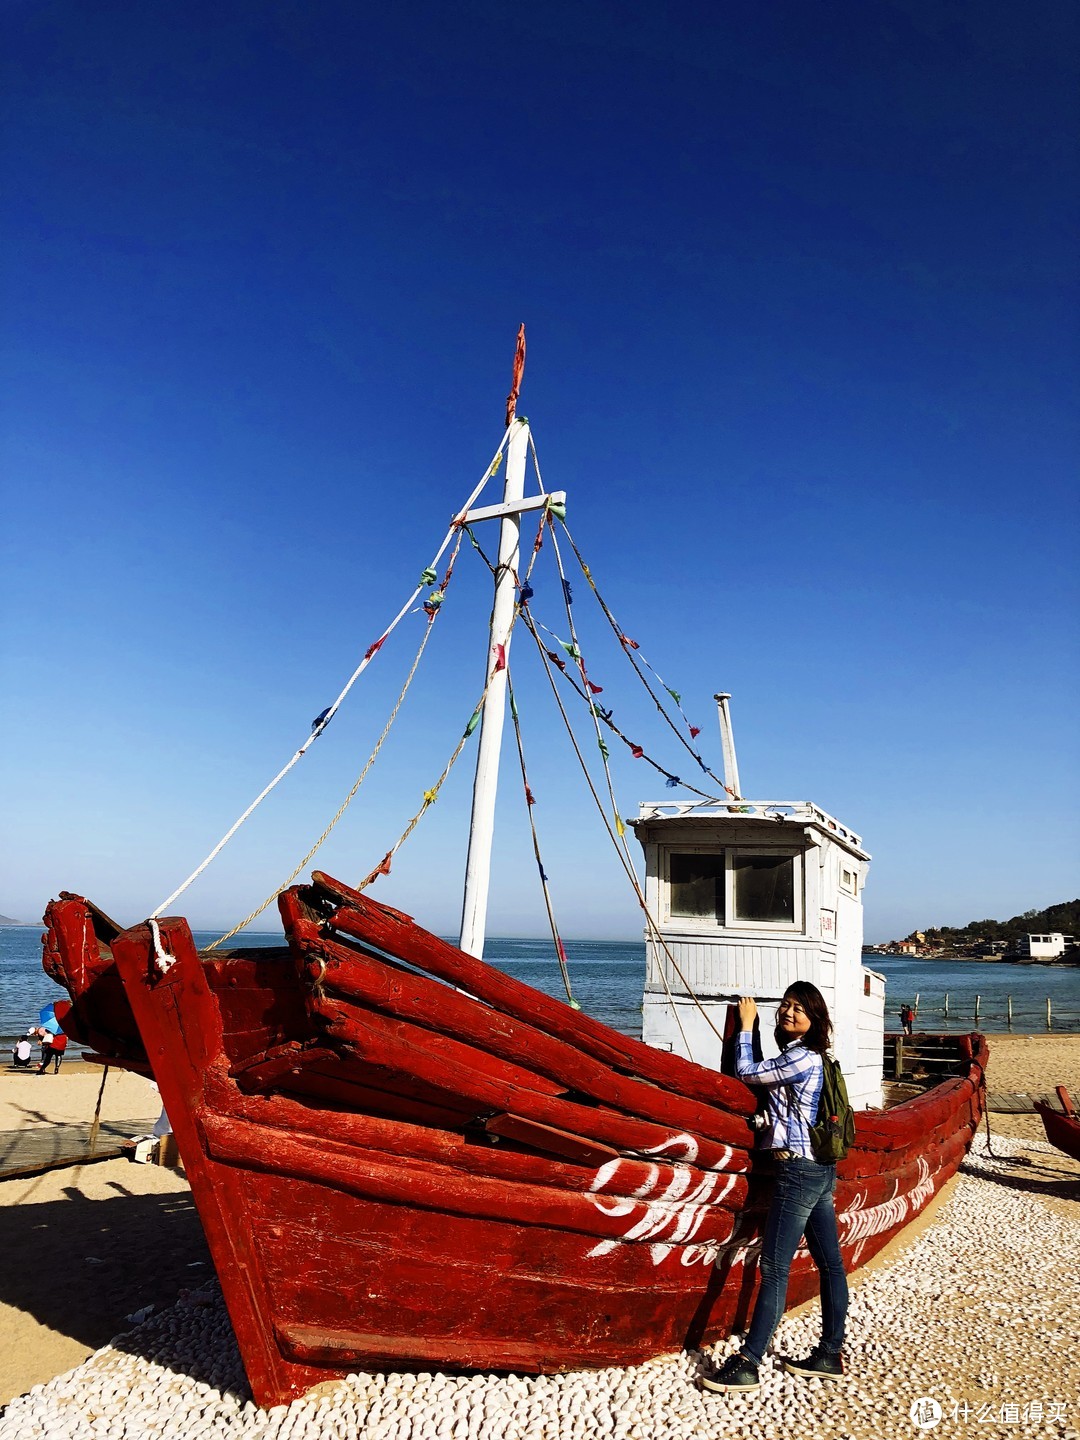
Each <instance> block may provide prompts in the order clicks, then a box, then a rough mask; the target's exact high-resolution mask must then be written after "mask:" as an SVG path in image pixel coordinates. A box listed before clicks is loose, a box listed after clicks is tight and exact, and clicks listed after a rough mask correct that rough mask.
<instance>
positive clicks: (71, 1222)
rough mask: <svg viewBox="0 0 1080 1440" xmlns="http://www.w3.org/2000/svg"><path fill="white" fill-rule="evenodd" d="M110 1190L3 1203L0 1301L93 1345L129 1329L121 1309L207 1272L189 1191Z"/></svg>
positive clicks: (160, 1298)
mask: <svg viewBox="0 0 1080 1440" xmlns="http://www.w3.org/2000/svg"><path fill="white" fill-rule="evenodd" d="M4 1183H5V1184H9V1185H14V1184H18V1183H21V1182H18V1181H6V1182H4ZM111 1189H112V1191H113V1193H112V1194H111V1195H110V1197H109V1199H108V1202H107V1203H104V1202H102V1201H101V1200H89V1199H87V1198H86V1196H85V1195H83V1194H82V1193H81V1192H80V1191H79V1190H78V1189H77V1188H76V1187H75V1186H71V1187H68V1188H67V1189H66V1191H65V1196H64V1198H63V1199H56V1200H46V1201H42V1202H41V1203H40V1204H36V1203H34V1200H33V1198H32V1196H30V1197H28V1198H27V1199H25V1200H24V1201H23V1203H21V1204H17V1205H15V1204H9V1205H8V1206H7V1207H6V1208H5V1209H4V1253H5V1257H6V1263H5V1264H4V1266H3V1267H0V1300H2V1301H4V1302H5V1303H6V1304H8V1305H12V1306H14V1307H15V1308H16V1309H18V1310H22V1311H24V1312H25V1313H27V1314H29V1315H32V1316H33V1317H34V1318H35V1319H36V1320H38V1321H39V1322H40V1323H41V1324H42V1325H46V1326H48V1327H49V1329H51V1330H55V1331H56V1332H57V1333H58V1334H61V1335H67V1336H70V1337H71V1338H72V1339H73V1340H76V1341H78V1342H79V1343H80V1344H82V1345H85V1346H87V1347H89V1348H90V1349H95V1350H96V1349H97V1348H98V1347H99V1346H101V1345H104V1344H106V1343H107V1342H108V1341H109V1340H111V1339H112V1338H113V1337H114V1336H116V1335H118V1334H120V1333H121V1332H122V1331H124V1330H128V1329H130V1328H131V1322H130V1321H128V1320H127V1319H126V1317H127V1316H128V1315H130V1314H132V1313H134V1312H135V1311H138V1310H140V1309H142V1308H143V1307H144V1306H147V1305H156V1306H167V1305H172V1304H173V1303H174V1302H175V1301H176V1299H177V1297H178V1296H179V1294H180V1291H181V1290H182V1289H185V1288H199V1287H201V1286H205V1285H206V1284H207V1283H209V1282H210V1281H211V1279H212V1277H213V1275H214V1269H213V1265H212V1264H211V1261H210V1252H209V1250H208V1249H207V1245H206V1240H205V1237H204V1236H203V1230H202V1225H201V1223H200V1221H199V1216H198V1212H197V1211H196V1209H195V1206H194V1204H193V1202H192V1199H191V1196H190V1195H189V1194H187V1193H181V1194H169V1195H136V1194H133V1193H132V1192H131V1191H129V1190H127V1189H126V1187H125V1186H124V1185H123V1183H122V1182H112V1184H111Z"/></svg>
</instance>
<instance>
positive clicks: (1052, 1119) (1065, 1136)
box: [1035, 1085, 1080, 1160]
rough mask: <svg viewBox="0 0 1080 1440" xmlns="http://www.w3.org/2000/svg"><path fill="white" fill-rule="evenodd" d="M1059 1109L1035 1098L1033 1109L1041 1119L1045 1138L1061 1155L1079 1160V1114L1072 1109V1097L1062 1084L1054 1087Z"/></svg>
mask: <svg viewBox="0 0 1080 1440" xmlns="http://www.w3.org/2000/svg"><path fill="white" fill-rule="evenodd" d="M1055 1088H1056V1090H1057V1097H1058V1099H1059V1100H1060V1101H1061V1109H1060V1110H1055V1109H1054V1108H1053V1106H1052V1105H1048V1104H1047V1103H1046V1101H1045V1100H1036V1101H1035V1109H1036V1111H1037V1112H1038V1115H1039V1118H1040V1119H1041V1120H1042V1123H1043V1129H1044V1130H1045V1131H1046V1138H1047V1140H1049V1141H1050V1144H1051V1145H1053V1146H1054V1148H1055V1149H1057V1150H1060V1151H1061V1152H1062V1154H1063V1155H1070V1156H1072V1158H1073V1159H1074V1160H1080V1116H1078V1115H1077V1114H1076V1111H1075V1110H1074V1109H1073V1103H1072V1099H1071V1098H1070V1096H1069V1092H1068V1090H1066V1088H1065V1086H1064V1085H1058V1086H1056V1087H1055Z"/></svg>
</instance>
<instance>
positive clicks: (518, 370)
mask: <svg viewBox="0 0 1080 1440" xmlns="http://www.w3.org/2000/svg"><path fill="white" fill-rule="evenodd" d="M524 373H525V326H524V325H522V326H521V328H520V329H519V330H518V338H517V350H516V351H515V352H514V378H513V380H512V381H511V383H510V394H509V395H508V396H507V397H506V424H507V428H509V427H510V424H511V422H512V421H513V419H514V412H515V411H516V410H517V402H518V394H519V392H520V390H521V377H522V375H523V374H524Z"/></svg>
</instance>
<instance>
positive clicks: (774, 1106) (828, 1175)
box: [700, 980, 848, 1392]
mask: <svg viewBox="0 0 1080 1440" xmlns="http://www.w3.org/2000/svg"><path fill="white" fill-rule="evenodd" d="M756 1017H757V1005H756V1004H755V1003H754V1001H753V1000H751V999H750V998H749V997H743V998H742V999H741V1000H740V1001H739V1037H738V1044H737V1050H736V1056H735V1070H736V1073H737V1074H738V1075H739V1076H740V1078H741V1079H743V1080H746V1081H748V1082H749V1083H750V1084H751V1085H761V1086H763V1087H765V1099H766V1105H767V1117H766V1126H765V1129H764V1130H763V1131H762V1138H761V1141H760V1145H761V1148H762V1149H763V1150H771V1151H772V1154H773V1157H774V1159H775V1161H776V1170H775V1178H774V1180H773V1193H772V1200H771V1202H770V1204H769V1214H768V1217H767V1219H766V1221H765V1233H764V1235H763V1237H762V1241H761V1261H760V1264H761V1285H760V1288H759V1290H758V1297H757V1302H756V1304H755V1305H754V1314H753V1317H752V1318H751V1321H750V1329H749V1331H748V1332H747V1335H746V1338H745V1340H744V1341H743V1343H742V1347H741V1349H740V1350H739V1351H738V1352H737V1353H736V1354H734V1355H731V1356H729V1357H728V1359H727V1360H725V1361H724V1363H723V1365H721V1366H720V1368H719V1369H714V1368H712V1367H710V1368H709V1369H708V1370H707V1371H706V1372H705V1373H704V1374H703V1375H702V1376H701V1377H700V1381H701V1384H702V1386H703V1387H704V1388H705V1389H707V1390H719V1391H721V1392H724V1391H728V1390H756V1389H757V1388H758V1386H759V1384H760V1381H759V1379H758V1367H759V1365H760V1364H761V1362H762V1359H763V1358H764V1355H765V1351H766V1349H767V1348H768V1345H769V1341H770V1340H771V1339H772V1337H773V1332H774V1331H775V1330H776V1327H777V1325H778V1324H779V1323H780V1316H781V1315H782V1314H783V1313H784V1301H785V1300H786V1298H787V1288H788V1277H789V1275H790V1272H791V1262H792V1260H793V1259H794V1258H795V1251H796V1249H797V1247H798V1244H799V1240H800V1238H801V1236H802V1235H803V1233H804V1232H805V1235H806V1245H807V1249H808V1250H809V1251H810V1254H811V1256H812V1257H813V1260H814V1263H815V1265H816V1266H817V1267H818V1270H819V1271H820V1273H821V1321H822V1328H821V1342H820V1344H819V1345H817V1346H816V1347H815V1349H814V1350H812V1351H811V1352H810V1354H809V1355H808V1356H807V1357H806V1359H805V1360H784V1361H783V1362H782V1363H783V1366H784V1369H785V1370H787V1371H789V1372H790V1373H791V1374H793V1375H807V1376H811V1377H813V1378H815V1379H819V1380H833V1379H838V1378H839V1377H840V1376H841V1375H843V1373H844V1362H843V1360H842V1359H841V1355H840V1352H841V1349H842V1347H843V1344H844V1325H845V1322H846V1320H847V1308H848V1285H847V1276H846V1275H845V1274H844V1261H843V1257H842V1256H841V1254H840V1240H839V1235H838V1233H837V1228H836V1211H835V1209H834V1207H833V1191H834V1190H835V1188H836V1166H835V1165H823V1164H821V1163H820V1161H818V1160H816V1159H815V1158H814V1152H813V1150H812V1148H811V1145H810V1131H809V1127H810V1125H811V1124H813V1123H814V1119H815V1117H816V1115H817V1108H818V1099H819V1097H820V1095H821V1087H822V1083H823V1079H824V1068H825V1067H824V1063H823V1061H822V1056H823V1055H824V1053H825V1051H826V1050H827V1049H828V1048H829V1040H830V1037H831V1035H832V1021H831V1020H830V1019H829V1010H828V1006H827V1005H826V1004H825V998H824V996H823V995H822V993H821V991H820V990H819V989H818V988H817V986H816V985H811V984H810V983H809V982H808V981H805V980H797V981H796V982H795V984H794V985H789V986H788V988H787V990H786V991H785V992H784V998H783V999H782V1000H781V1002H780V1006H779V1009H778V1010H777V1014H776V1030H775V1032H774V1034H775V1038H776V1043H777V1045H779V1046H781V1053H780V1055H779V1056H778V1057H777V1059H775V1060H761V1061H755V1060H754V1052H753V1044H752V1031H753V1028H754V1020H755V1018H756Z"/></svg>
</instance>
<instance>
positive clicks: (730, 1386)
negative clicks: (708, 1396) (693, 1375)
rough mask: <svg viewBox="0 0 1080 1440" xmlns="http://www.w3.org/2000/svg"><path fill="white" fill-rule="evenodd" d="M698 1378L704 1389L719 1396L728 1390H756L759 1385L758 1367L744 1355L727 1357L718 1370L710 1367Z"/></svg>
mask: <svg viewBox="0 0 1080 1440" xmlns="http://www.w3.org/2000/svg"><path fill="white" fill-rule="evenodd" d="M699 1378H700V1382H701V1385H702V1387H703V1388H704V1389H706V1390H717V1391H719V1392H720V1394H726V1393H727V1391H729V1390H757V1389H758V1387H759V1386H760V1384H761V1381H760V1380H759V1379H758V1367H757V1366H756V1365H755V1364H754V1363H753V1362H752V1361H750V1360H747V1358H746V1356H745V1355H729V1356H728V1358H727V1359H726V1360H725V1361H724V1363H723V1365H721V1366H720V1368H719V1370H714V1369H713V1368H712V1366H710V1367H709V1368H708V1369H707V1370H703V1371H702V1373H701V1376H700V1377H699Z"/></svg>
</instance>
